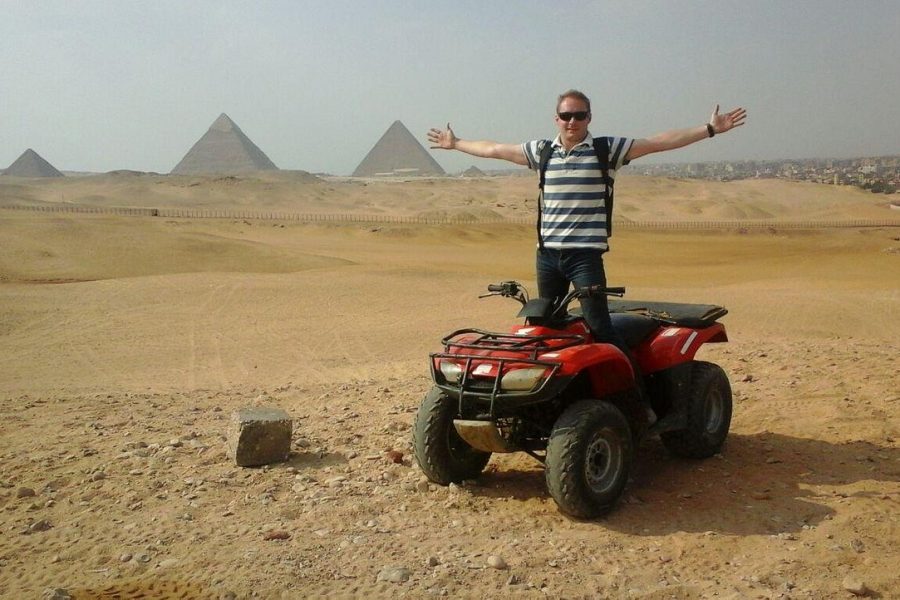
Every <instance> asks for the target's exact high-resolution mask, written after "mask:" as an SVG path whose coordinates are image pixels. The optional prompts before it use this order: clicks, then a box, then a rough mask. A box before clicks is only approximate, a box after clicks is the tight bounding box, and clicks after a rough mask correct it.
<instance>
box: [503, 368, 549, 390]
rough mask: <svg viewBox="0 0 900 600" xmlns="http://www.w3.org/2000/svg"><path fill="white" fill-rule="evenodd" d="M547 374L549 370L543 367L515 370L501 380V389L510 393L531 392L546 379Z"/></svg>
mask: <svg viewBox="0 0 900 600" xmlns="http://www.w3.org/2000/svg"><path fill="white" fill-rule="evenodd" d="M546 372H547V369H545V368H543V367H537V368H531V369H514V370H512V371H510V372H509V373H507V374H506V375H504V376H503V379H501V380H500V388H501V389H503V390H506V391H510V392H528V391H531V390H533V389H534V387H535V386H536V385H537V384H538V382H539V381H540V380H541V379H543V378H544V374H545V373H546Z"/></svg>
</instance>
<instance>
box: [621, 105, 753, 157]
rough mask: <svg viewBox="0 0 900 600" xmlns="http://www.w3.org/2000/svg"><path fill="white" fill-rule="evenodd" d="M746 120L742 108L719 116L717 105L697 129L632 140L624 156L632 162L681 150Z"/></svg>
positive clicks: (673, 130) (676, 130) (745, 113)
mask: <svg viewBox="0 0 900 600" xmlns="http://www.w3.org/2000/svg"><path fill="white" fill-rule="evenodd" d="M746 118H747V111H746V110H744V109H743V108H735V109H732V110H730V111H728V112H727V113H725V114H722V115H720V114H719V105H718V104H716V107H715V108H714V109H713V112H712V115H711V116H710V117H709V121H707V122H706V123H705V124H703V125H700V126H699V127H688V128H687V129H672V130H670V131H665V132H663V133H658V134H656V135H654V136H653V137H649V138H644V139H639V140H634V143H633V144H632V145H631V149H630V150H629V151H628V154H626V155H625V159H626V160H634V159H635V158H639V157H641V156H644V155H646V154H653V153H654V152H665V151H666V150H674V149H676V148H683V147H684V146H687V145H689V144H693V143H694V142H699V141H700V140H704V139H706V138H708V137H712V136H714V135H716V134H717V133H725V132H726V131H731V130H732V129H734V128H735V127H740V126H741V125H743V124H744V119H746Z"/></svg>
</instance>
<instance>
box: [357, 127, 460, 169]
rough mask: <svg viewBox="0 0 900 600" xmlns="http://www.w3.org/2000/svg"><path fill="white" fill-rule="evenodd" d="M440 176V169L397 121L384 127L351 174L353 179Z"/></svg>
mask: <svg viewBox="0 0 900 600" xmlns="http://www.w3.org/2000/svg"><path fill="white" fill-rule="evenodd" d="M444 174H445V173H444V169H442V168H441V165H439V164H437V161H436V160H434V158H432V156H431V155H430V154H429V153H428V151H427V150H425V148H423V147H422V144H420V143H419V142H418V141H417V140H416V138H415V137H414V136H413V134H411V133H410V132H409V129H407V128H406V127H405V126H404V125H403V123H401V122H400V121H394V123H393V125H391V126H390V127H388V130H387V131H386V132H384V135H383V136H381V139H380V140H378V142H377V143H376V144H375V145H374V146H373V147H372V149H371V150H369V153H368V154H366V157H365V158H364V159H362V162H361V163H359V166H358V167H356V170H355V171H353V176H354V177H371V176H373V175H444Z"/></svg>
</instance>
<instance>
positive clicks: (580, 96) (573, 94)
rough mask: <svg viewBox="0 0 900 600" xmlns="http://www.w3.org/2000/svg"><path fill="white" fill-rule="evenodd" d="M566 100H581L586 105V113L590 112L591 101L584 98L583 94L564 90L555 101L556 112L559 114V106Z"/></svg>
mask: <svg viewBox="0 0 900 600" xmlns="http://www.w3.org/2000/svg"><path fill="white" fill-rule="evenodd" d="M566 98H576V99H578V100H581V101H582V102H584V103H585V105H587V111H588V112H591V99H590V98H588V97H587V96H585V95H584V92H579V91H578V90H566V91H565V92H563V93H562V94H560V95H559V98H557V99H556V112H559V105H560V104H562V101H563V100H565V99H566Z"/></svg>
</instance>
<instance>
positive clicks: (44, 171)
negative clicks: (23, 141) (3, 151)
mask: <svg viewBox="0 0 900 600" xmlns="http://www.w3.org/2000/svg"><path fill="white" fill-rule="evenodd" d="M0 174H2V175H12V176H13V177H64V175H63V174H62V173H60V172H59V171H57V170H56V167H54V166H53V165H51V164H50V163H48V162H47V161H46V160H44V159H43V158H41V155H40V154H38V153H37V152H35V151H34V150H32V149H31V148H29V149H28V150H26V151H25V152H23V153H22V156H20V157H19V158H17V159H16V162H14V163H13V164H11V165H9V166H8V167H7V168H6V170H5V171H2V172H0Z"/></svg>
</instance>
